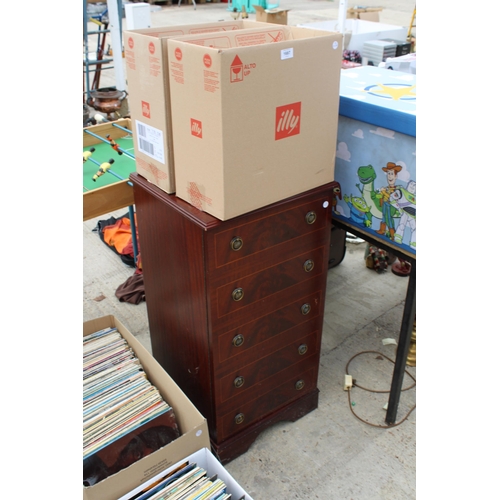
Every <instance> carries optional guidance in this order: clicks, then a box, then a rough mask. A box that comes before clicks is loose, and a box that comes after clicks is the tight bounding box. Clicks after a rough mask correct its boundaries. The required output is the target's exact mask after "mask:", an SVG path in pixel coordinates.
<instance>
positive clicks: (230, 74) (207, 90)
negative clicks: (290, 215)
mask: <svg viewBox="0 0 500 500" xmlns="http://www.w3.org/2000/svg"><path fill="white" fill-rule="evenodd" d="M266 26H267V28H266V29H258V30H257V29H256V30H245V31H244V32H237V31H236V32H232V33H229V32H228V33H225V34H223V35H222V34H213V35H211V36H210V35H207V36H203V35H202V36H197V37H180V38H175V39H173V38H171V39H169V40H168V53H169V61H170V75H169V77H170V93H171V102H172V124H173V127H172V129H173V139H174V155H175V176H176V195H177V196H178V197H179V198H182V199H183V200H185V201H187V202H188V203H190V204H191V205H193V206H195V207H196V208H198V209H200V210H203V211H205V212H207V213H209V214H211V215H213V216H214V217H217V218H218V219H221V220H227V219H231V218H233V217H236V216H238V215H241V214H245V213H248V212H250V211H253V210H255V209H258V208H261V207H264V206H267V205H269V204H271V203H275V202H277V201H280V200H283V199H285V198H288V197H290V196H294V195H296V194H298V193H301V192H303V191H307V190H309V189H313V188H315V187H317V186H321V185H324V184H326V183H328V182H332V181H333V173H334V156H335V137H336V135H337V122H338V105H339V78H340V67H341V59H342V35H341V34H340V33H331V32H324V31H320V30H309V29H303V28H296V27H291V26H279V25H269V24H267V25H266Z"/></svg>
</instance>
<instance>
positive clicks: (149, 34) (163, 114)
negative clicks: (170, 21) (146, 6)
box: [123, 21, 263, 194]
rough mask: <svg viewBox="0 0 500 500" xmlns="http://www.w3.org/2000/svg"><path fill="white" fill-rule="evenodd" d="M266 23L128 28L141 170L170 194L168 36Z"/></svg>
mask: <svg viewBox="0 0 500 500" xmlns="http://www.w3.org/2000/svg"><path fill="white" fill-rule="evenodd" d="M262 24H263V23H256V22H254V21H219V22H213V23H203V24H189V25H187V24H186V25H179V26H166V27H161V28H145V29H137V30H128V31H124V33H123V44H124V49H125V61H126V67H127V83H128V98H127V99H128V105H129V110H130V117H131V119H132V128H133V137H134V154H135V160H136V169H137V172H138V173H139V174H141V175H142V176H143V177H146V179H148V180H149V181H150V182H152V183H154V184H155V185H157V186H158V187H159V188H161V189H163V190H164V191H166V192H167V193H170V194H172V193H174V192H175V178H174V165H173V162H174V158H173V150H172V132H171V118H170V91H169V81H168V55H167V39H168V38H170V37H175V36H181V35H188V34H196V33H209V32H214V31H215V32H225V31H232V30H241V29H248V28H255V27H258V26H262Z"/></svg>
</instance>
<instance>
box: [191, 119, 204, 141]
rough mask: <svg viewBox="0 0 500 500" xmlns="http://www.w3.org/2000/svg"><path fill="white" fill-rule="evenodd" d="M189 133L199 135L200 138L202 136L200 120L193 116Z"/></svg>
mask: <svg viewBox="0 0 500 500" xmlns="http://www.w3.org/2000/svg"><path fill="white" fill-rule="evenodd" d="M191 135H194V136H195V137H199V138H200V139H201V138H202V137H203V134H202V129H201V122H200V121H199V120H194V119H193V118H191Z"/></svg>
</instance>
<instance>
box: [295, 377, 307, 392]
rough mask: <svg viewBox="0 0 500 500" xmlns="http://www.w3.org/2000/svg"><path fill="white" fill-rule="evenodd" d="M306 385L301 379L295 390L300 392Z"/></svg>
mask: <svg viewBox="0 0 500 500" xmlns="http://www.w3.org/2000/svg"><path fill="white" fill-rule="evenodd" d="M305 385H306V383H305V382H304V381H303V380H302V379H301V380H298V381H297V382H296V383H295V389H296V390H297V391H300V390H301V389H303V388H304V386H305Z"/></svg>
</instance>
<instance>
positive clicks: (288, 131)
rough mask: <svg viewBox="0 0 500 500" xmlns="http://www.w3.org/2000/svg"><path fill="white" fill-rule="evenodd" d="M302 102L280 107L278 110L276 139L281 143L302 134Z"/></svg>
mask: <svg viewBox="0 0 500 500" xmlns="http://www.w3.org/2000/svg"><path fill="white" fill-rule="evenodd" d="M300 107H301V103H300V102H294V103H293V104H287V105H286V106H278V107H277V108H276V130H275V136H274V139H275V140H276V141H279V140H280V139H284V138H286V137H292V136H293V135H298V134H300Z"/></svg>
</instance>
